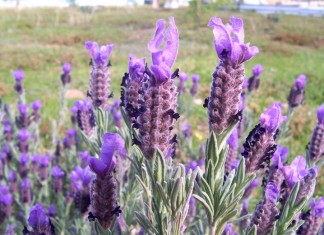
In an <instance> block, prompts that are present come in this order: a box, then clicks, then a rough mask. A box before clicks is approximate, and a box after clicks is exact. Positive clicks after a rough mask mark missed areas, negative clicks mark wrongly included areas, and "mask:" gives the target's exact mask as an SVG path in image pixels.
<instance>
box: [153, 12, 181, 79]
mask: <svg viewBox="0 0 324 235" xmlns="http://www.w3.org/2000/svg"><path fill="white" fill-rule="evenodd" d="M169 21H170V26H169V28H168V29H167V31H166V33H165V34H164V33H163V31H164V28H165V20H164V19H160V20H158V21H157V22H156V31H155V35H154V37H153V38H152V40H151V41H150V42H149V43H148V49H149V51H150V52H151V53H152V62H153V65H151V67H150V68H151V71H152V73H153V76H154V78H155V82H156V83H159V84H160V83H163V82H167V81H168V80H169V79H170V78H171V67H172V65H173V63H174V62H175V59H176V57H177V54H178V48H179V33H178V29H177V26H176V25H175V22H174V18H173V17H170V18H169ZM164 38H166V39H167V42H166V45H165V47H164V48H163V49H160V46H161V45H162V42H163V39H164Z"/></svg>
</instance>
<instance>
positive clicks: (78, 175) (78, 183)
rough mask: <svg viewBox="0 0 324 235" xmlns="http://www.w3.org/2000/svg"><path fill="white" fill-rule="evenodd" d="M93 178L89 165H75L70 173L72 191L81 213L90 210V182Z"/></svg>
mask: <svg viewBox="0 0 324 235" xmlns="http://www.w3.org/2000/svg"><path fill="white" fill-rule="evenodd" d="M92 179H93V173H92V171H90V169H89V167H86V168H81V167H75V168H74V170H73V171H72V172H71V174H70V182H71V189H70V190H71V193H72V195H73V198H74V202H75V205H76V207H77V208H78V209H79V211H80V212H81V213H85V212H87V211H88V207H89V205H90V191H89V184H90V182H91V181H92Z"/></svg>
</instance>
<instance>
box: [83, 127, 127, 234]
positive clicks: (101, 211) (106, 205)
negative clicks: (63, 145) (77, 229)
mask: <svg viewBox="0 0 324 235" xmlns="http://www.w3.org/2000/svg"><path fill="white" fill-rule="evenodd" d="M102 141H103V144H102V146H101V153H100V159H98V158H94V157H92V158H89V160H88V163H89V166H90V168H91V170H92V171H93V172H94V173H96V178H95V180H94V181H93V183H92V187H91V205H92V208H93V215H94V216H95V217H96V218H97V219H98V221H99V222H100V224H101V226H102V227H104V228H105V229H107V228H108V227H109V226H110V224H111V222H112V220H113V218H114V215H115V214H116V215H118V214H119V213H120V209H119V207H118V206H117V192H116V189H117V183H116V179H115V177H114V175H113V169H114V167H115V165H116V155H119V156H121V155H126V150H125V147H124V145H125V143H124V140H123V139H122V138H121V137H120V136H119V135H118V134H113V133H106V134H105V135H104V136H103V137H102Z"/></svg>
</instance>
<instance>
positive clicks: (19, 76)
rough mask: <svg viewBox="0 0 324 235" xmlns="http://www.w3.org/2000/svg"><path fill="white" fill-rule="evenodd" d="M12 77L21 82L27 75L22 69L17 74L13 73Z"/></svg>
mask: <svg viewBox="0 0 324 235" xmlns="http://www.w3.org/2000/svg"><path fill="white" fill-rule="evenodd" d="M12 75H13V77H14V78H15V79H16V81H21V80H23V79H24V78H25V74H24V71H23V70H22V69H17V70H16V71H15V72H13V74H12Z"/></svg>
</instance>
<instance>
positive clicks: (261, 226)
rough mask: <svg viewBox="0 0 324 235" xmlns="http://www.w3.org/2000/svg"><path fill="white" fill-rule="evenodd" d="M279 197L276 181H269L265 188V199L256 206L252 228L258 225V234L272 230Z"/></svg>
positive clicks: (261, 234)
mask: <svg viewBox="0 0 324 235" xmlns="http://www.w3.org/2000/svg"><path fill="white" fill-rule="evenodd" d="M278 197H279V190H278V188H277V186H276V185H275V184H274V183H268V184H267V186H266V189H265V195H264V199H263V200H261V201H260V202H259V203H258V205H257V206H256V208H255V210H254V213H253V216H252V219H251V223H250V228H251V227H252V226H253V225H256V226H257V234H258V235H263V234H268V233H270V232H271V230H272V228H273V225H274V222H275V220H276V216H277V214H278V210H277V208H276V203H277V200H278Z"/></svg>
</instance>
